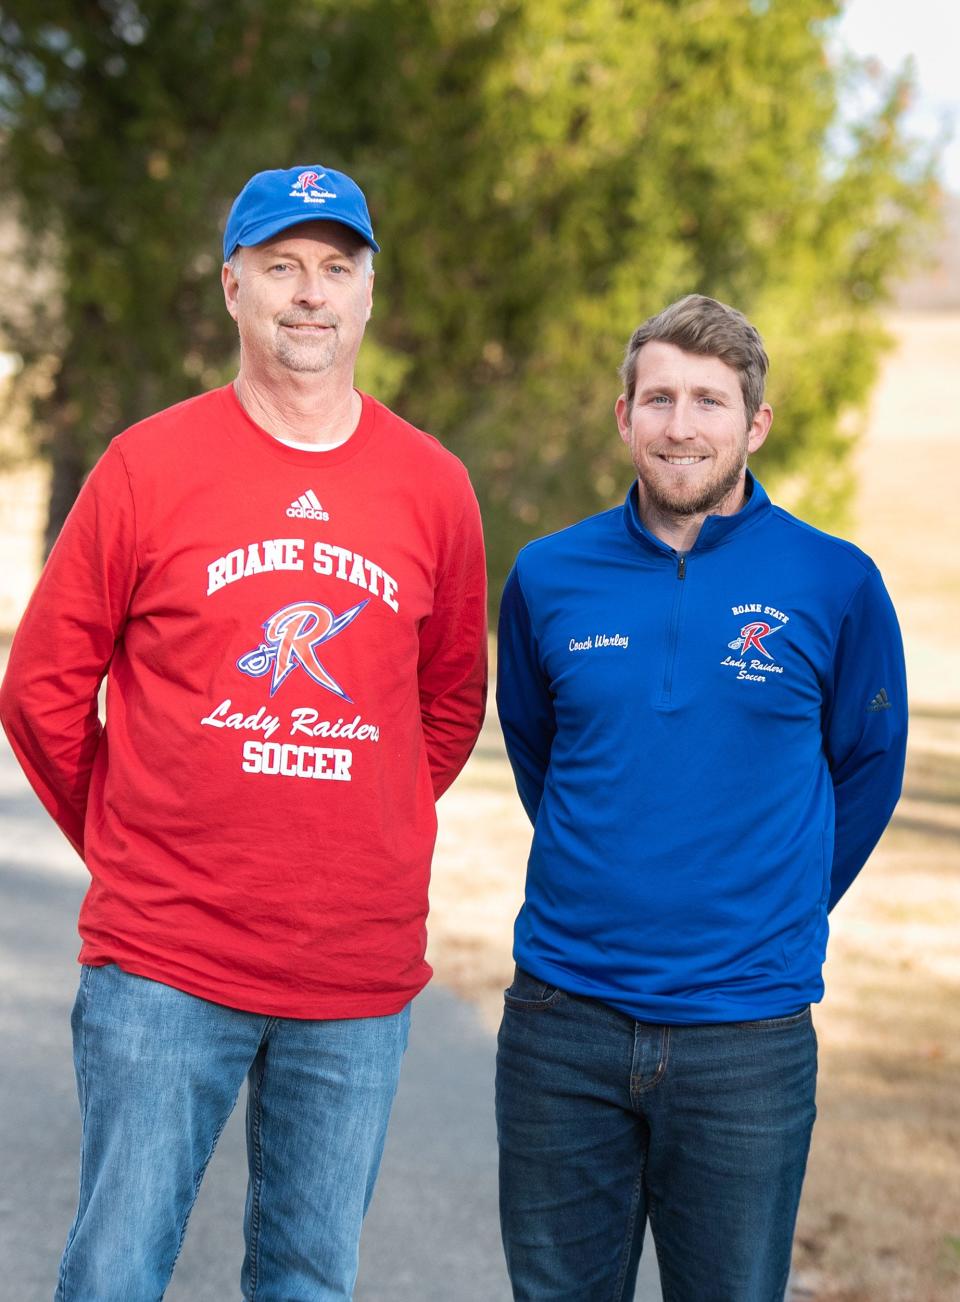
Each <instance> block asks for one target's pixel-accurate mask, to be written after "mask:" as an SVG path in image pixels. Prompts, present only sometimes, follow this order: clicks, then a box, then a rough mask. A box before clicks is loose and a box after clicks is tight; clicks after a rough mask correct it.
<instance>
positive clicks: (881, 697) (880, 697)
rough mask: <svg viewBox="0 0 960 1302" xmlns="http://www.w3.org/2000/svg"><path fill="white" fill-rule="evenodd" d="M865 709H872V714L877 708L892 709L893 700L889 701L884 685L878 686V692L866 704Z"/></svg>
mask: <svg viewBox="0 0 960 1302" xmlns="http://www.w3.org/2000/svg"><path fill="white" fill-rule="evenodd" d="M867 709H868V710H870V711H872V713H874V714H876V713H877V712H878V711H879V710H892V709H893V701H891V700H890V697H889V696H888V695H887V689H886V688H885V687H881V688H880V690H879V692H877V694H876V696H875V697H874V698H873V700H872V701H871V702H870V704H869V705H868V706H867Z"/></svg>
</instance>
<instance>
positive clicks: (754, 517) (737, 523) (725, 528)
mask: <svg viewBox="0 0 960 1302" xmlns="http://www.w3.org/2000/svg"><path fill="white" fill-rule="evenodd" d="M746 486H747V494H748V496H747V500H746V502H745V503H744V504H743V506H742V507H741V508H740V510H739V511H736V512H735V513H734V514H733V515H708V516H707V518H706V520H704V522H703V527H702V528H701V530H700V532H699V534H698V535H697V540H696V542H695V543H694V544H693V546H692V547H691V548H690V551H691V552H705V551H708V550H709V549H710V548H711V547H719V546H720V545H721V544H722V543H725V542H726V541H727V540H728V539H729V538H732V537H733V536H734V534H737V533H741V532H742V531H743V530H744V529H749V528H750V527H751V526H752V525H754V524H756V523H757V521H758V520H760V519H761V518H762V517H763V516H765V515H766V514H767V513H768V512H769V511H770V509H771V506H770V499H769V497H767V495H766V493H765V492H764V489H763V485H762V484H761V483H760V482H759V480H757V479H754V477H753V475H752V474H751V473H750V471H749V470H748V471H747V485H746ZM623 521H624V524H625V526H626V529H627V532H628V533H629V534H630V535H631V536H632V537H633V538H635V539H636V540H637V542H639V543H641V544H642V545H643V546H644V547H645V548H646V549H647V550H648V551H656V552H660V553H661V554H663V555H665V556H675V555H676V554H677V553H676V549H675V548H673V547H671V546H670V545H669V544H668V543H665V542H663V541H662V540H661V539H660V538H657V537H656V536H655V535H654V534H652V533H651V532H650V530H649V529H648V528H647V527H646V525H645V524H644V523H643V521H642V520H641V519H640V511H639V508H638V495H637V481H636V480H634V481H633V484H632V485H631V487H630V492H629V493H628V494H627V500H626V501H625V502H624V504H623Z"/></svg>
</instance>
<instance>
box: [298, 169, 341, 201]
mask: <svg viewBox="0 0 960 1302" xmlns="http://www.w3.org/2000/svg"><path fill="white" fill-rule="evenodd" d="M325 176H326V172H301V173H300V175H299V176H298V177H297V179H296V180H295V181H294V183H293V189H292V190H291V191H290V198H291V199H302V200H303V202H304V203H325V202H326V201H327V200H328V199H336V197H337V196H336V194H335V193H334V192H333V190H327V189H324V186H323V184H322V182H323V178H324V177H325Z"/></svg>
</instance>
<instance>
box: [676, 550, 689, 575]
mask: <svg viewBox="0 0 960 1302" xmlns="http://www.w3.org/2000/svg"><path fill="white" fill-rule="evenodd" d="M686 577H687V553H686V552H678V553H677V578H678V579H685V578H686Z"/></svg>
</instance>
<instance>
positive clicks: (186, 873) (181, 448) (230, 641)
mask: <svg viewBox="0 0 960 1302" xmlns="http://www.w3.org/2000/svg"><path fill="white" fill-rule="evenodd" d="M485 610H486V593H485V575H484V563H483V545H482V539H481V532H480V519H479V512H478V509H477V504H476V499H475V497H474V495H473V492H472V489H471V488H470V485H469V481H468V479H467V475H466V472H465V470H464V468H463V466H462V465H461V464H460V462H459V461H457V459H456V458H455V457H453V456H452V455H451V454H450V453H449V452H447V451H446V450H445V449H444V448H442V447H441V446H440V444H439V443H437V442H436V440H435V439H433V438H431V437H430V436H429V435H426V434H423V433H421V432H420V431H419V430H416V429H414V428H413V427H412V426H410V425H408V424H406V423H405V422H404V421H402V420H400V419H399V418H398V417H397V416H395V415H394V414H393V413H391V412H390V411H388V410H387V409H386V408H385V407H383V406H382V405H381V404H379V403H377V402H376V401H374V400H373V399H371V398H369V397H367V396H364V397H363V411H362V416H361V419H360V423H359V425H358V427H357V429H356V430H355V432H354V433H353V435H352V437H351V438H350V439H349V440H348V441H347V442H346V443H345V444H343V445H342V446H340V447H338V448H335V449H332V450H330V451H327V452H322V453H315V452H311V451H305V450H300V449H296V448H291V447H288V446H286V445H284V444H282V443H280V442H278V441H277V440H276V439H274V438H272V437H271V436H270V435H269V434H267V433H266V432H265V431H263V430H262V429H260V428H259V427H258V426H257V425H255V424H254V423H253V422H252V421H251V420H250V419H249V417H248V416H247V415H246V414H245V412H244V411H243V409H242V408H241V407H240V405H239V403H238V402H237V399H236V397H235V395H234V392H233V389H232V388H224V389H218V390H215V391H213V392H211V393H208V394H205V395H203V396H202V397H199V398H196V399H193V400H191V401H189V402H186V403H182V404H180V405H179V406H177V407H173V408H171V409H169V410H168V411H164V412H161V413H160V414H158V415H156V416H153V417H151V418H150V419H149V420H146V421H143V422H142V423H141V424H139V425H136V426H134V427H133V428H131V429H129V430H127V431H126V432H125V433H124V434H122V435H120V437H119V438H117V439H115V440H114V441H113V443H112V444H111V445H110V447H109V448H108V449H107V451H106V452H105V453H104V455H103V457H102V458H101V460H100V462H99V463H98V464H97V466H96V467H95V468H94V470H93V471H92V473H91V475H90V477H89V479H88V480H87V483H86V484H85V486H84V488H83V491H82V492H81V494H80V496H79V498H78V500H77V503H76V505H75V506H74V508H73V511H72V512H71V514H70V516H69V518H68V520H67V522H66V524H65V525H64V528H63V531H62V533H61V536H60V538H59V539H58V541H57V544H56V546H55V547H54V549H53V551H52V553H51V556H50V559H49V561H48V562H47V565H46V567H45V569H44V572H43V574H42V576H41V578H40V582H39V584H38V586H37V590H36V592H35V594H34V596H33V599H32V601H31V603H30V605H29V607H28V609H27V612H26V614H25V616H24V619H23V622H22V624H21V627H20V629H19V630H18V633H17V636H16V638H15V639H14V643H13V647H12V649H11V654H10V660H9V665H8V669H7V674H6V678H5V680H4V684H3V688H2V692H0V715H2V719H3V724H4V727H5V729H6V731H7V734H8V736H9V738H10V742H11V745H12V746H13V748H14V751H15V752H16V754H17V756H18V758H19V760H20V762H21V764H22V765H23V768H24V770H25V772H26V774H27V776H28V778H29V779H30V781H31V783H32V784H33V786H34V788H35V790H36V791H37V793H38V795H39V796H40V799H41V800H42V801H43V803H44V804H45V806H46V807H47V809H48V810H49V811H50V813H51V814H52V815H53V817H54V818H55V819H56V820H57V822H58V823H59V825H60V827H61V828H62V829H63V831H64V832H65V833H66V835H67V836H68V837H69V838H70V840H71V841H72V842H73V844H74V845H75V846H76V848H77V850H78V851H79V852H80V853H81V855H82V856H83V858H84V860H85V862H86V864H87V867H88V868H89V870H90V874H91V878H92V880H91V885H90V889H89V891H88V893H87V896H86V899H85V901H84V904H83V908H82V910H81V914H80V933H81V936H82V939H83V945H82V948H81V952H80V960H81V962H85V963H93V964H100V963H107V962H116V963H118V964H119V965H120V966H121V967H122V968H124V969H125V970H126V971H128V972H131V973H134V974H136V975H139V976H144V977H149V978H151V979H154V980H158V981H162V982H165V983H166V984H168V985H172V986H175V987H177V988H179V989H181V990H185V991H188V992H189V993H191V994H195V995H199V996H201V997H203V998H206V999H211V1000H215V1001H217V1002H220V1003H223V1004H227V1005H230V1006H232V1007H237V1008H243V1009H247V1010H249V1011H252V1012H262V1013H267V1014H273V1015H282V1016H292V1017H353V1016H375V1015H381V1014H388V1013H392V1012H396V1011H397V1010H399V1009H400V1008H402V1007H403V1005H404V1004H405V1003H406V1002H407V1001H408V1000H409V999H410V998H411V997H412V996H413V995H415V994H416V993H417V992H418V991H419V990H420V989H421V988H422V987H423V986H424V985H425V984H426V982H427V980H428V979H429V976H430V968H429V966H428V965H427V963H426V962H425V960H424V948H425V940H426V931H425V919H426V913H427V884H428V879H429V868H430V858H431V854H432V850H433V844H434V838H435V834H436V815H435V810H434V801H435V798H436V797H437V796H438V795H439V794H440V793H441V792H443V791H444V790H445V789H446V788H447V787H448V786H449V784H450V783H451V782H452V781H453V779H454V778H455V776H456V775H457V773H458V772H459V771H460V769H461V768H462V766H463V764H464V763H465V761H466V759H467V756H468V755H469V753H470V750H471V749H472V747H473V744H474V741H475V739H476V736H477V732H478V730H479V727H480V723H481V719H482V714H483V704H484V695H485V681H486V674H485V655H486V629H485ZM104 674H106V676H107V707H106V725H105V727H104V728H101V725H100V723H99V721H98V717H97V692H98V687H99V685H100V683H101V681H102V679H103V677H104Z"/></svg>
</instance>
